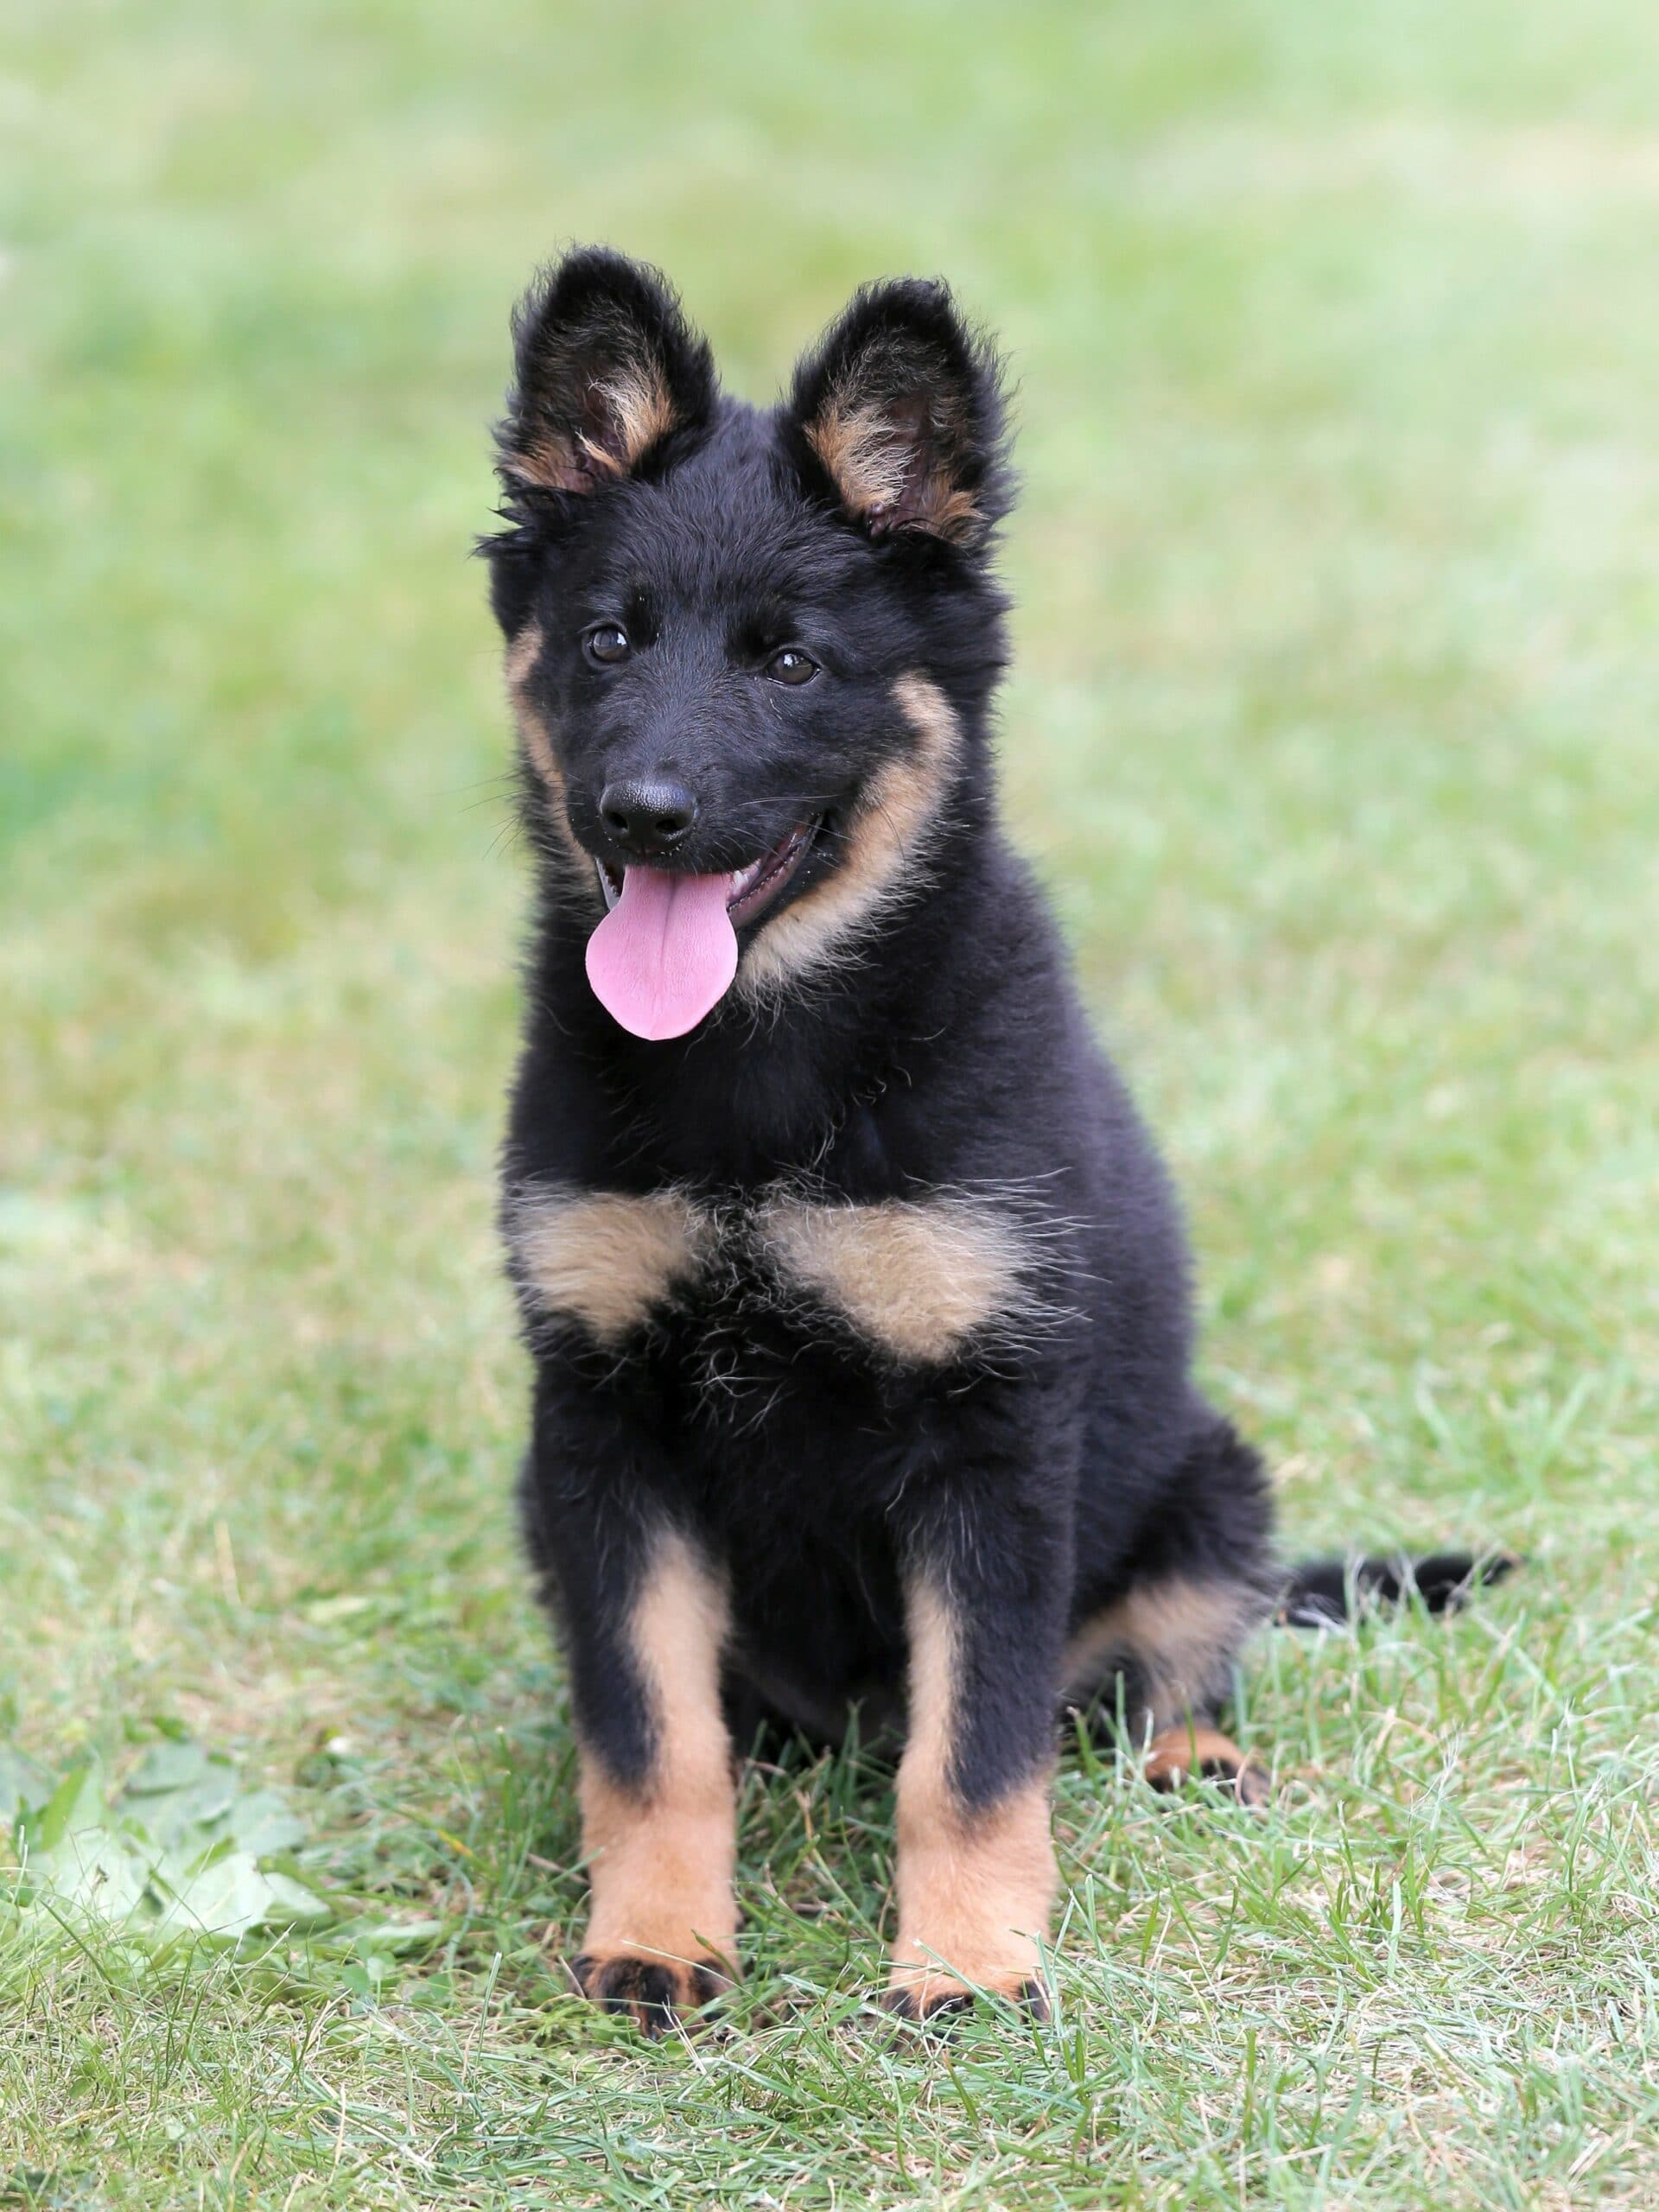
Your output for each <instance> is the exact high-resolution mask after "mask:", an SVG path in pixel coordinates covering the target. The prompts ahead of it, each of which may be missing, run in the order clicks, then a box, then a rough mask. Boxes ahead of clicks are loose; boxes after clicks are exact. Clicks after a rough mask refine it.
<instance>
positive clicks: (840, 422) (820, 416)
mask: <svg viewBox="0 0 1659 2212" xmlns="http://www.w3.org/2000/svg"><path fill="white" fill-rule="evenodd" d="M787 411H788V416H789V420H790V423H791V426H792V429H793V430H794V433H795V435H797V437H798V440H799V442H800V445H801V447H802V448H803V449H804V451H803V459H804V466H805V469H806V473H807V474H808V476H809V478H814V477H816V478H817V480H818V488H820V489H823V490H827V492H828V493H829V496H830V497H831V498H832V499H834V500H835V501H836V504H837V505H839V506H840V507H841V508H842V510H843V511H844V512H846V513H847V514H848V515H849V516H850V517H851V518H853V520H854V521H855V522H856V523H858V524H860V525H861V527H862V528H863V529H865V530H867V531H869V532H870V534H871V535H872V536H873V537H885V536H888V535H898V534H901V533H902V534H905V535H911V534H918V535H922V536H925V537H936V538H944V539H945V540H947V541H948V542H949V543H952V544H956V545H963V546H974V545H977V544H980V543H982V542H983V540H984V538H985V537H986V535H987V533H988V531H989V530H990V529H991V527H992V525H993V524H995V522H997V521H998V520H999V519H1000V518H1001V515H1002V514H1003V513H1004V512H1006V510H1007V504H1008V489H1007V470H1006V467H1005V450H1004V448H1005V435H1006V434H1005V429H1004V421H1003V407H1002V384H1001V372H1000V370H999V368H998V365H997V361H996V357H995V354H994V353H992V352H991V349H990V347H989V346H988V345H987V343H986V342H985V340H983V339H982V338H981V337H979V336H978V335H977V334H976V332H974V331H973V330H971V329H970V328H969V327H968V325H967V324H966V323H965V322H963V320H962V318H961V316H960V315H958V314H957V310H956V308H954V307H953V306H952V304H951V300H950V293H949V291H947V289H945V287H944V285H943V284H933V283H923V282H921V281H919V280H918V279H916V278H906V279H904V280H902V281H899V282H896V283H884V284H869V285H867V286H866V287H865V288H864V289H863V290H862V291H861V292H858V293H855V295H854V297H853V299H852V302H851V303H850V304H849V307H848V308H847V309H846V311H845V312H844V313H843V314H842V316H841V317H840V319H839V320H838V321H836V322H835V323H833V324H832V325H831V326H830V327H829V330H828V331H827V332H826V333H825V334H824V336H823V340H822V341H821V342H820V343H819V345H818V346H817V349H816V351H815V352H813V353H810V354H809V355H808V356H807V357H806V359H804V361H803V362H802V363H801V365H800V366H799V368H798V370H797V371H796V372H795V382H794V386H793V389H792V390H791V394H790V399H789V404H788V410H787ZM825 480H827V481H825Z"/></svg>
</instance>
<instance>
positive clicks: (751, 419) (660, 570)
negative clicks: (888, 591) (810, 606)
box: [607, 408, 861, 616]
mask: <svg viewBox="0 0 1659 2212" xmlns="http://www.w3.org/2000/svg"><path fill="white" fill-rule="evenodd" d="M859 553H860V549H859V547H858V546H857V544H856V543H855V541H854V540H853V539H852V537H851V536H850V533H849V532H848V531H846V530H844V529H843V528H842V527H840V526H838V525H837V524H836V523H835V522H834V521H833V520H832V519H831V518H829V516H828V515H827V514H826V513H825V512H824V511H823V508H822V507H821V506H820V505H817V504H816V503H815V502H813V501H812V500H810V499H808V498H807V497H806V496H805V495H804V493H802V491H801V490H800V489H799V487H798V485H797V484H796V483H795V482H794V481H793V480H792V478H791V473H790V471H789V470H788V468H787V467H785V465H784V464H783V462H782V459H781V456H780V453H779V443H778V436H777V430H776V425H775V423H774V421H773V419H772V417H770V416H766V415H764V414H762V413H761V412H760V410H758V409H754V408H743V409H741V410H736V409H734V410H733V412H732V414H731V415H730V416H727V417H726V418H725V419H723V420H722V421H721V423H719V424H718V425H717V427H716V429H715V434H714V435H713V436H712V437H710V438H709V440H708V441H707V442H706V443H704V444H702V446H700V447H698V448H696V450H695V451H694V452H692V453H690V454H687V455H686V456H685V458H684V459H683V460H682V461H679V462H677V464H676V465H675V466H674V467H672V468H671V470H670V471H669V472H668V474H666V475H665V476H664V477H663V478H661V479H660V480H658V481H656V482H654V483H642V484H639V485H637V486H634V487H633V489H632V497H631V498H630V499H629V500H628V502H627V508H626V513H625V514H624V515H623V516H621V517H620V518H619V522H618V526H617V529H616V531H615V533H614V536H613V540H612V543H611V546H610V548H609V557H608V560H607V567H608V568H609V569H610V570H611V572H612V575H613V581H615V582H617V583H619V584H622V583H626V584H628V585H632V586H643V587H644V588H645V589H646V590H647V591H648V592H649V593H650V594H652V597H654V598H656V599H658V601H662V602H664V604H671V605H679V606H683V607H701V608H704V609H709V610H718V611H720V612H721V614H722V615H723V616H729V615H730V614H732V613H734V612H736V611H738V610H740V609H741V607H743V606H744V605H745V604H746V602H749V601H763V600H764V601H768V602H775V601H779V600H784V601H825V600H828V599H829V598H831V597H833V596H834V595H835V594H836V593H837V592H838V591H840V590H841V589H842V588H845V587H846V586H848V585H849V584H850V583H852V582H855V579H856V577H857V575H858V574H859V572H860V569H861V561H860V558H859Z"/></svg>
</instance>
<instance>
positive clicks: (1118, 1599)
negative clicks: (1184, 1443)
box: [1064, 1414, 1275, 1805]
mask: <svg viewBox="0 0 1659 2212" xmlns="http://www.w3.org/2000/svg"><path fill="white" fill-rule="evenodd" d="M1270 1530H1271V1519H1270V1508H1269V1503H1268V1495H1267V1489H1266V1484H1265V1482H1264V1480H1263V1478H1262V1469H1261V1463H1260V1461H1259V1460H1258V1459H1257V1458H1256V1455H1255V1452H1252V1451H1251V1450H1250V1449H1249V1446H1247V1445H1245V1444H1243V1442H1241V1441H1240V1440H1239V1439H1238V1438H1237V1437H1236V1435H1235V1433H1234V1432H1233V1430H1232V1429H1231V1428H1230V1427H1229V1426H1228V1424H1227V1423H1225V1422H1224V1421H1220V1420H1219V1419H1218V1418H1217V1417H1216V1416H1214V1415H1210V1414H1206V1415H1205V1418H1204V1420H1203V1421H1202V1423H1201V1425H1200V1427H1198V1432H1197V1433H1196V1435H1195V1437H1194V1440H1193V1442H1192V1445H1191V1446H1190V1447H1189V1449H1188V1451H1187V1453H1186V1455H1185V1458H1184V1459H1183V1460H1182V1462H1181V1465H1180V1467H1179V1471H1178V1473H1177V1476H1176V1478H1175V1479H1174V1481H1173V1484H1172V1485H1171V1488H1170V1490H1169V1492H1168V1494H1167V1495H1166V1497H1164V1498H1162V1499H1161V1500H1160V1502H1159V1504H1158V1507H1157V1509H1156V1511H1155V1513H1154V1516H1153V1519H1152V1522H1151V1524H1150V1526H1149V1527H1148V1529H1147V1530H1146V1531H1145V1532H1144V1535H1143V1537H1142V1541H1141V1543H1140V1545H1139V1546H1138V1547H1137V1549H1136V1552H1135V1556H1134V1557H1133V1559H1132V1560H1130V1561H1128V1563H1127V1566H1126V1567H1123V1568H1122V1569H1120V1570H1119V1572H1118V1573H1117V1574H1116V1576H1114V1577H1113V1579H1112V1581H1111V1583H1110V1584H1109V1586H1108V1587H1107V1588H1106V1589H1105V1590H1103V1591H1102V1592H1098V1593H1096V1594H1094V1595H1093V1596H1092V1598H1091V1599H1090V1600H1089V1601H1088V1602H1086V1603H1085V1605H1084V1606H1083V1607H1082V1609H1081V1610H1080V1616H1079V1618H1077V1621H1076V1624H1075V1625H1074V1627H1073V1629H1072V1632H1071V1637H1070V1639H1069V1641H1068V1643H1067V1646H1066V1652H1065V1669H1064V1672H1065V1685H1066V1688H1065V1698H1066V1702H1067V1703H1068V1704H1070V1705H1071V1706H1074V1707H1078V1708H1080V1709H1082V1710H1084V1711H1085V1712H1092V1713H1094V1714H1096V1716H1098V1717H1101V1718H1103V1719H1108V1720H1113V1719H1116V1717H1117V1716H1118V1714H1119V1713H1120V1712H1121V1713H1122V1721H1123V1724H1124V1726H1125V1728H1126V1730H1127V1732H1128V1738H1129V1740H1130V1742H1131V1743H1132V1744H1134V1745H1135V1746H1136V1747H1137V1748H1143V1751H1144V1763H1143V1767H1142V1771H1143V1772H1144V1774H1145V1776H1146V1778H1147V1781H1148V1782H1150V1783H1152V1784H1153V1786H1154V1789H1177V1788H1179V1786H1180V1784H1181V1783H1183V1782H1185V1780H1187V1779H1188V1778H1189V1777H1202V1778H1204V1779H1205V1780H1208V1781H1215V1782H1221V1783H1225V1784H1227V1785H1228V1786H1229V1787H1230V1789H1231V1790H1232V1792H1233V1793H1234V1795H1235V1796H1236V1797H1237V1798H1238V1799H1239V1801H1240V1802H1241V1803H1243V1804H1249V1805H1258V1804H1262V1803H1265V1802H1266V1801H1267V1797H1268V1777H1267V1776H1266V1774H1265V1773H1264V1772H1263V1771H1262V1768H1261V1767H1260V1766H1259V1765H1258V1764H1256V1763H1255V1761H1254V1760H1253V1759H1251V1758H1249V1757H1248V1756H1247V1755H1246V1753H1244V1752H1243V1751H1241V1750H1240V1749H1239V1747H1238V1745H1236V1744H1235V1743H1234V1742H1233V1740H1232V1739H1231V1738H1230V1737H1229V1736H1227V1735H1225V1734H1224V1732H1222V1730H1221V1729H1220V1728H1219V1726H1217V1713H1219V1711H1220V1709H1221V1707H1223V1706H1224V1703H1225V1702H1226V1700H1227V1698H1228V1694H1229V1692H1230V1688H1231V1683H1232V1673H1233V1668H1234V1664H1235V1662H1236V1660H1237V1657H1238V1655H1239V1653H1240V1651H1241V1650H1242V1649H1243V1646H1244V1644H1245V1643H1247V1642H1248V1641H1249V1637H1251V1635H1253V1634H1254V1632H1255V1630H1256V1629H1257V1628H1259V1627H1260V1626H1261V1625H1262V1623H1263V1622H1264V1621H1265V1620H1266V1619H1267V1618H1268V1614H1269V1611H1270V1609H1271V1605H1272V1602H1273V1596H1274V1587H1275V1578H1274V1568H1273V1565H1272V1554H1271V1548H1270Z"/></svg>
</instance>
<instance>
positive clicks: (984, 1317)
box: [506, 1183, 1052, 1377]
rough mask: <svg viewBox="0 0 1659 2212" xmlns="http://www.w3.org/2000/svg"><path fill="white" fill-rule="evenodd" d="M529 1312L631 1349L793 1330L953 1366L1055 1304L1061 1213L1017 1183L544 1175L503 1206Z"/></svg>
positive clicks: (715, 1346) (1024, 1333)
mask: <svg viewBox="0 0 1659 2212" xmlns="http://www.w3.org/2000/svg"><path fill="white" fill-rule="evenodd" d="M506 1220H507V1231H508V1243H509V1247H510V1250H511V1254H512V1269H513V1276H514V1281H515V1282H516V1284H517V1287H518V1294H519V1296H520V1299H521V1300H522V1301H523V1303H524V1307H525V1310H526V1313H528V1314H529V1315H530V1317H531V1319H532V1322H535V1323H538V1324H540V1325H543V1326H545V1325H549V1324H553V1325H562V1326H564V1327H568V1328H574V1329H575V1330H576V1331H577V1332H580V1334H581V1335H582V1337H583V1338H586V1339H588V1341H590V1342H591V1343H592V1344H595V1345H597V1346H598V1347H600V1348H601V1350H603V1351H607V1352H608V1353H610V1354H612V1355H613V1356H614V1357H617V1358H619V1359H623V1358H626V1357H629V1356H630V1354H631V1353H635V1354H639V1355H640V1356H644V1355H645V1354H646V1353H648V1352H649V1351H650V1349H651V1347H652V1344H653V1342H655V1343H658V1344H660V1342H661V1340H662V1339H663V1337H664V1333H665V1332H671V1333H672V1334H673V1336H674V1337H675V1338H677V1339H678V1340H680V1341H682V1342H683V1343H684V1344H686V1345H687V1347H688V1349H689V1350H690V1351H691V1352H692V1353H693V1354H694V1355H695V1356H696V1357H701V1358H702V1359H703V1360H705V1361H706V1362H709V1363H712V1370H711V1371H712V1372H714V1373H715V1376H716V1377H717V1370H718V1366H719V1363H720V1361H721V1358H722V1357H732V1358H734V1359H737V1360H741V1357H742V1355H743V1353H744V1352H745V1351H746V1350H750V1349H753V1350H754V1351H761V1350H764V1349H765V1348H766V1347H767V1346H776V1345H778V1344H779V1343H780V1342H789V1341H795V1342H798V1343H803V1344H812V1345H814V1346H815V1347H817V1348H818V1349H821V1350H824V1351H834V1350H835V1348H836V1346H839V1347H841V1349H842V1351H844V1352H845V1353H846V1354H847V1355H849V1356H851V1357H861V1358H862V1359H864V1360H866V1361H868V1360H869V1359H872V1358H873V1359H874V1360H875V1361H877V1362H878V1363H885V1364H887V1366H889V1367H892V1368H896V1369H900V1370H929V1369H938V1370H948V1369H950V1367H952V1366H954V1365H957V1364H959V1363H962V1362H963V1360H964V1359H970V1358H972V1357H974V1356H975V1355H976V1353H982V1352H983V1351H988V1350H989V1349H992V1348H995V1349H998V1350H1001V1351H1006V1350H1007V1348H1008V1346H1009V1345H1010V1344H1013V1343H1016V1342H1019V1341H1021V1340H1023V1339H1025V1338H1028V1337H1029V1336H1030V1334H1031V1333H1032V1332H1033V1328H1034V1327H1036V1326H1037V1325H1039V1323H1040V1322H1041V1320H1042V1319H1043V1317H1044V1315H1045V1313H1046V1312H1047V1311H1048V1310H1049V1309H1050V1308H1051V1307H1052V1296H1051V1294H1050V1286H1049V1283H1048V1280H1047V1278H1048V1276H1049V1275H1050V1274H1051V1272H1052V1269H1051V1265H1050V1262H1051V1256H1052V1225H1049V1224H1044V1223H1043V1222H1042V1221H1041V1220H1040V1219H1039V1218H1038V1217H1036V1216H1035V1214H1034V1213H1033V1210H1032V1209H1031V1207H1030V1206H1029V1205H1020V1203H1018V1202H1016V1201H1015V1200H1014V1199H1013V1198H1010V1197H1009V1196H1008V1195H1007V1193H975V1192H963V1191H949V1192H946V1191H938V1192H928V1193H924V1194H922V1195H918V1196H907V1197H906V1198H881V1199H878V1200H875V1201H873V1202H869V1203H865V1204H856V1203H852V1202H849V1201H847V1200H843V1199H839V1198H833V1197H829V1196H827V1195H824V1194H823V1193H821V1192H810V1191H808V1190H804V1189H803V1188H802V1187H800V1186H799V1185H784V1184H776V1185H766V1186H765V1187H763V1188H762V1189H760V1190H759V1191H755V1192H749V1193H746V1194H743V1195H741V1196H736V1197H733V1196H726V1197H721V1198H703V1197H699V1196H697V1195H696V1194H694V1193H692V1192H687V1191H684V1190H682V1189H678V1188H670V1189H666V1190H661V1191H657V1192H650V1193H646V1194H637V1193H624V1192H595V1191H589V1190H577V1189H573V1188H571V1187H569V1186H568V1185H557V1184H550V1183H531V1184H526V1185H522V1186H521V1187H520V1188H519V1189H518V1191H516V1192H513V1193H512V1195H511V1197H510V1198H509V1201H508V1205H507V1209H506Z"/></svg>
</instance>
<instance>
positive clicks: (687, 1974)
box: [569, 1950, 732, 2038]
mask: <svg viewBox="0 0 1659 2212" xmlns="http://www.w3.org/2000/svg"><path fill="white" fill-rule="evenodd" d="M569 1974H570V1979H571V1980H573V1981H574V1982H575V1985H576V1987H577V1989H578V1990H580V1992H581V1993H582V1995H583V1996H584V1997H587V1998H590V1999H592V2001H593V2002H594V2004H595V2005H599V2006H601V2008H602V2009H603V2010H604V2011H605V2012H620V2013H623V2014H625V2015H626V2017H627V2018H629V2019H631V2020H632V2022H633V2024H634V2025H635V2027H636V2028H638V2029H639V2032H640V2034H641V2035H645V2036H650V2037H653V2038H654V2037H658V2036H664V2035H666V2034H667V2033H668V2031H669V2030H670V2029H671V2028H674V2027H679V2026H682V2025H683V2024H686V2023H687V2022H688V2021H689V2020H690V2018H691V2017H692V2016H693V2015H695V2014H696V2013H699V2012H702V2010H703V2008H704V2006H705V2005H712V2004H713V2003H714V2001H715V1999H716V1998H717V1997H720V1996H721V1995H723V1993H725V1992H726V1991H727V1990H728V1989H729V1988H730V1987H731V1986H732V1978H731V1976H730V1974H728V1972H727V1971H726V1968H725V1967H723V1966H722V1965H721V1962H720V1961H719V1960H718V1959H716V1958H714V1957H708V1958H702V1959H670V1958H662V1957H657V1958H652V1957H650V1956H648V1955H645V1953H643V1952H639V1951H626V1950H604V1951H583V1952H582V1954H581V1955H580V1956H579V1957H577V1958H574V1959H572V1960H571V1961H569Z"/></svg>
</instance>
